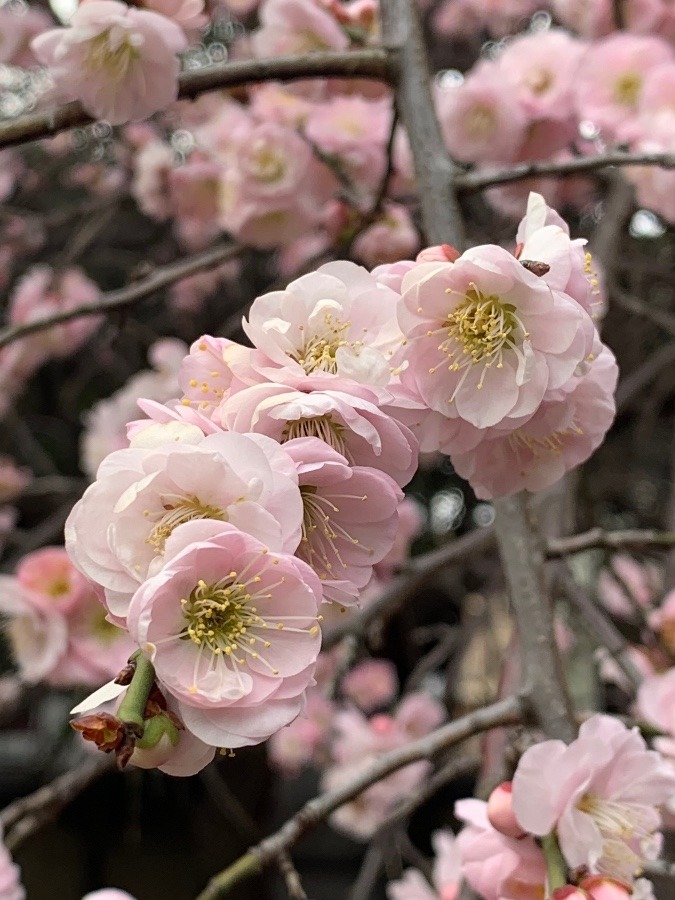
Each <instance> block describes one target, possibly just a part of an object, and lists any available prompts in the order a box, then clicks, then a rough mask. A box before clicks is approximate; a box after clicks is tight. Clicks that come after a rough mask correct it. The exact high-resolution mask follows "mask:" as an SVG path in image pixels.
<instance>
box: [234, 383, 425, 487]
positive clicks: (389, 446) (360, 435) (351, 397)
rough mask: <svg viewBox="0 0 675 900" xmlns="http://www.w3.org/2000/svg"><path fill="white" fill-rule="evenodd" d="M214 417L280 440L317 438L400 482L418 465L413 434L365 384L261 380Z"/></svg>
mask: <svg viewBox="0 0 675 900" xmlns="http://www.w3.org/2000/svg"><path fill="white" fill-rule="evenodd" d="M328 386H330V381H327V382H326V387H328ZM217 416H218V417H219V419H220V422H221V423H222V426H223V427H224V428H226V429H227V430H229V431H239V432H244V433H245V432H254V431H255V432H259V433H260V434H266V435H268V436H269V437H272V438H274V439H275V440H277V441H279V442H281V443H282V444H285V443H286V442H288V441H290V440H293V439H295V438H301V437H316V438H319V439H320V440H322V441H324V442H325V443H326V444H328V445H329V446H330V447H332V448H333V450H335V451H336V452H337V453H339V454H341V455H342V456H344V457H346V459H347V460H348V461H349V462H350V464H352V465H358V466H372V467H374V468H376V469H381V470H382V471H383V472H386V473H387V474H389V475H390V476H391V477H392V478H393V479H394V480H395V481H396V482H397V484H399V485H400V486H401V487H403V486H404V485H405V484H407V483H408V482H409V481H410V479H411V478H412V476H413V474H414V472H415V469H416V468H417V441H416V439H415V438H414V436H413V434H412V433H411V431H410V430H409V429H408V428H406V426H405V425H402V424H401V423H400V422H398V421H397V420H396V419H394V418H392V417H391V416H388V415H387V414H386V413H384V412H382V411H381V410H380V409H379V407H378V406H377V397H375V396H374V395H372V394H371V393H370V391H369V390H368V389H367V388H361V387H356V386H355V387H354V388H352V389H351V390H350V392H349V393H345V392H343V391H339V390H335V391H333V390H321V391H319V390H315V391H312V392H311V393H303V392H302V391H296V390H293V389H290V388H286V387H284V385H281V384H271V383H267V384H259V385H254V386H251V387H248V388H245V389H244V390H240V391H237V392H236V393H235V394H234V395H233V396H231V397H230V398H229V399H228V400H226V401H225V402H224V403H223V405H222V406H221V407H220V408H219V409H218V412H217Z"/></svg>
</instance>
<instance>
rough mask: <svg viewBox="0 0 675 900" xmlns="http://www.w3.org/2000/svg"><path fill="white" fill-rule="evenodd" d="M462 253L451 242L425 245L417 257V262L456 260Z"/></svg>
mask: <svg viewBox="0 0 675 900" xmlns="http://www.w3.org/2000/svg"><path fill="white" fill-rule="evenodd" d="M461 255H462V254H461V253H460V252H459V250H455V248H454V247H452V246H451V245H450V244H438V245H437V246H434V247H425V248H424V249H423V250H420V252H419V253H418V254H417V256H416V257H415V262H418V263H419V262H455V260H456V259H459V257H460V256H461Z"/></svg>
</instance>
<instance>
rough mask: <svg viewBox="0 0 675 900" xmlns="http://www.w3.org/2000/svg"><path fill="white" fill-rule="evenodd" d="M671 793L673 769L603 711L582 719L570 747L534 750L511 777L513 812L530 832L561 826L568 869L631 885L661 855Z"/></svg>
mask: <svg viewBox="0 0 675 900" xmlns="http://www.w3.org/2000/svg"><path fill="white" fill-rule="evenodd" d="M673 795H675V772H674V771H673V770H672V768H670V767H669V766H668V765H667V764H666V763H665V762H664V761H663V760H662V759H661V757H660V755H659V754H658V753H657V752H656V751H654V750H648V749H647V745H646V744H645V741H644V739H643V738H642V736H641V735H640V733H639V731H638V730H637V728H634V729H628V728H626V726H625V725H624V724H623V723H622V722H620V721H618V720H617V719H614V718H612V717H611V716H605V715H595V716H592V717H591V718H590V719H588V720H587V721H586V722H584V723H583V725H582V726H581V728H580V730H579V737H578V738H577V739H576V740H574V741H572V743H571V744H569V745H566V744H564V743H563V742H562V741H544V742H543V743H541V744H536V745H535V746H533V747H530V748H529V749H528V750H526V751H525V753H524V754H523V756H522V757H521V759H520V762H519V763H518V768H517V769H516V773H515V776H514V778H513V809H514V812H515V815H516V819H517V820H518V822H519V823H520V825H521V826H522V827H523V828H524V829H525V830H526V831H527V832H529V833H530V834H532V835H535V836H537V837H544V836H545V835H547V834H549V833H551V832H552V831H553V830H555V832H556V834H557V838H558V842H559V844H560V849H561V851H562V854H563V856H564V857H565V859H566V861H567V863H568V865H569V866H570V868H572V869H576V868H578V867H583V868H585V869H587V870H588V871H589V872H590V873H591V874H601V875H608V876H610V877H613V878H617V879H618V880H620V881H623V882H625V883H627V884H631V883H632V881H633V880H634V878H635V877H636V876H637V874H638V873H639V871H640V869H641V867H642V862H643V860H645V859H648V858H652V857H653V856H654V854H655V853H656V851H657V849H658V829H659V827H660V825H661V817H660V815H659V812H658V808H659V807H660V806H662V805H663V804H664V803H665V802H666V801H667V800H668V799H669V798H672V797H673Z"/></svg>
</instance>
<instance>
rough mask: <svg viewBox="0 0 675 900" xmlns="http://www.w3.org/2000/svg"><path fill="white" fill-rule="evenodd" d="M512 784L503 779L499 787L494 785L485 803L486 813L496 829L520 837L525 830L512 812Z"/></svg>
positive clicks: (523, 835) (507, 834) (512, 836)
mask: <svg viewBox="0 0 675 900" xmlns="http://www.w3.org/2000/svg"><path fill="white" fill-rule="evenodd" d="M511 792H512V785H511V782H510V781H504V782H503V783H502V784H500V785H499V787H496V788H495V789H494V791H493V792H492V793H491V794H490V797H489V799H488V804H487V815H488V819H489V820H490V824H491V825H492V827H493V828H496V829H497V831H501V833H502V834H505V835H506V836H507V837H511V838H521V837H525V835H526V834H527V832H526V831H523V829H522V828H521V826H520V825H519V824H518V820H517V819H516V817H515V815H514V812H513V798H512V796H511Z"/></svg>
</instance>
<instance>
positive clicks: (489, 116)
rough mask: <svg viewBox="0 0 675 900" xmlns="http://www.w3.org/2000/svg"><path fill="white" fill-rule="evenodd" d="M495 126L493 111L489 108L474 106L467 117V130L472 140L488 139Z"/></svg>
mask: <svg viewBox="0 0 675 900" xmlns="http://www.w3.org/2000/svg"><path fill="white" fill-rule="evenodd" d="M496 124H497V123H496V119H495V114H494V110H493V109H491V108H490V107H489V106H475V107H474V108H473V109H472V110H471V112H470V113H469V115H468V117H467V126H468V127H467V130H468V132H469V135H470V136H471V137H473V138H486V137H489V136H490V135H491V134H492V133H493V132H494V130H495V125H496Z"/></svg>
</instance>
